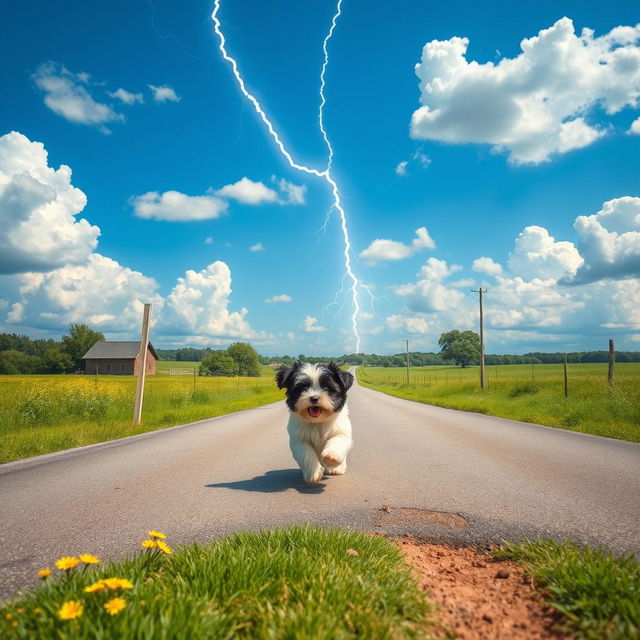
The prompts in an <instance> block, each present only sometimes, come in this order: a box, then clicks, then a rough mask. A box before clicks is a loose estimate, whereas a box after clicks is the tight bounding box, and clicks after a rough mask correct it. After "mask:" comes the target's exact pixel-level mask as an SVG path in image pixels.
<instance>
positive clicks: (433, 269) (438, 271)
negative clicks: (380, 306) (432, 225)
mask: <svg viewBox="0 0 640 640" xmlns="http://www.w3.org/2000/svg"><path fill="white" fill-rule="evenodd" d="M460 269H461V267H460V266H459V265H451V266H449V265H448V264H447V263H446V262H445V261H444V260H438V258H429V259H428V260H427V262H426V263H425V264H424V265H423V266H422V268H421V269H420V272H419V273H418V274H417V275H418V280H417V281H416V282H414V283H409V284H403V285H400V286H398V287H395V288H394V292H395V293H396V295H398V296H400V297H402V298H404V299H405V302H406V305H407V308H408V309H409V310H411V311H417V312H422V313H433V312H439V311H451V310H454V309H455V308H457V307H458V306H459V305H460V304H462V302H463V300H464V298H465V295H464V293H461V292H460V291H457V290H456V289H452V288H449V287H447V286H446V285H445V284H444V283H443V281H444V280H445V279H446V278H448V277H449V276H450V275H451V274H453V273H455V272H456V271H459V270H460Z"/></svg>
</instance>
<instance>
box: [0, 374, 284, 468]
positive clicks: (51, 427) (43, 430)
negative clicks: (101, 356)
mask: <svg viewBox="0 0 640 640" xmlns="http://www.w3.org/2000/svg"><path fill="white" fill-rule="evenodd" d="M272 375H273V374H272V372H271V371H268V372H267V371H265V376H264V377H261V378H213V377H196V378H195V379H194V378H193V376H168V375H167V376H150V377H148V378H147V382H146V389H145V395H144V409H143V414H142V424H141V425H139V426H135V427H134V426H133V425H132V417H133V402H134V394H135V386H136V378H134V377H133V376H100V377H95V376H73V375H71V376H63V375H55V376H54V375H51V376H1V377H0V462H9V461H11V460H18V459H21V458H25V457H28V456H34V455H40V454H43V453H49V452H51V451H58V450H60V449H67V448H70V447H77V446H81V445H85V444H91V443H94V442H102V441H105V440H112V439H115V438H122V437H125V436H129V435H134V434H136V433H143V432H145V431H151V430H154V429H158V428H163V427H168V426H173V425H177V424H185V423H188V422H193V421H195V420H200V419H202V418H210V417H214V416H218V415H222V414H225V413H230V412H232V411H239V410H241V409H249V408H252V407H256V406H260V405H263V404H267V403H269V402H275V401H276V400H279V399H280V398H281V397H282V392H281V391H279V390H278V389H277V388H276V386H275V384H274V382H273V378H272ZM267 376H268V377H267Z"/></svg>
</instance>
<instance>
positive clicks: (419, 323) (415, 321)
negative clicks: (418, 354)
mask: <svg viewBox="0 0 640 640" xmlns="http://www.w3.org/2000/svg"><path fill="white" fill-rule="evenodd" d="M386 323H387V327H389V329H395V330H401V331H405V332H406V333H427V332H428V331H429V323H428V322H427V321H426V320H425V319H424V318H421V317H418V316H404V315H400V314H396V315H392V316H389V317H388V318H387V320H386Z"/></svg>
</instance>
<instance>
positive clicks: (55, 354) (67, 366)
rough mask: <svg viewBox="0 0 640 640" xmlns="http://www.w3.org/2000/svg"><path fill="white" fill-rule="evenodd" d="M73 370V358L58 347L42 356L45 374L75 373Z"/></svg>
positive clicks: (48, 350)
mask: <svg viewBox="0 0 640 640" xmlns="http://www.w3.org/2000/svg"><path fill="white" fill-rule="evenodd" d="M73 368H74V363H73V360H72V359H71V356H70V355H69V354H68V353H66V352H65V351H62V349H60V347H58V346H56V347H53V348H51V349H47V350H46V351H45V352H44V355H43V356H42V372H43V373H66V372H67V371H73Z"/></svg>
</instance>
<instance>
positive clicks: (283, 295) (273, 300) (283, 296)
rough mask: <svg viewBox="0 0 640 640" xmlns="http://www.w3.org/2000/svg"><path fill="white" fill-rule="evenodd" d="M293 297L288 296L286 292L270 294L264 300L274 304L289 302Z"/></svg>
mask: <svg viewBox="0 0 640 640" xmlns="http://www.w3.org/2000/svg"><path fill="white" fill-rule="evenodd" d="M292 300H293V298H292V297H291V296H288V295H287V294H286V293H281V294H280V295H277V296H271V297H270V298H266V299H265V302H266V303H267V304H275V303H276V302H291V301H292Z"/></svg>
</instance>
